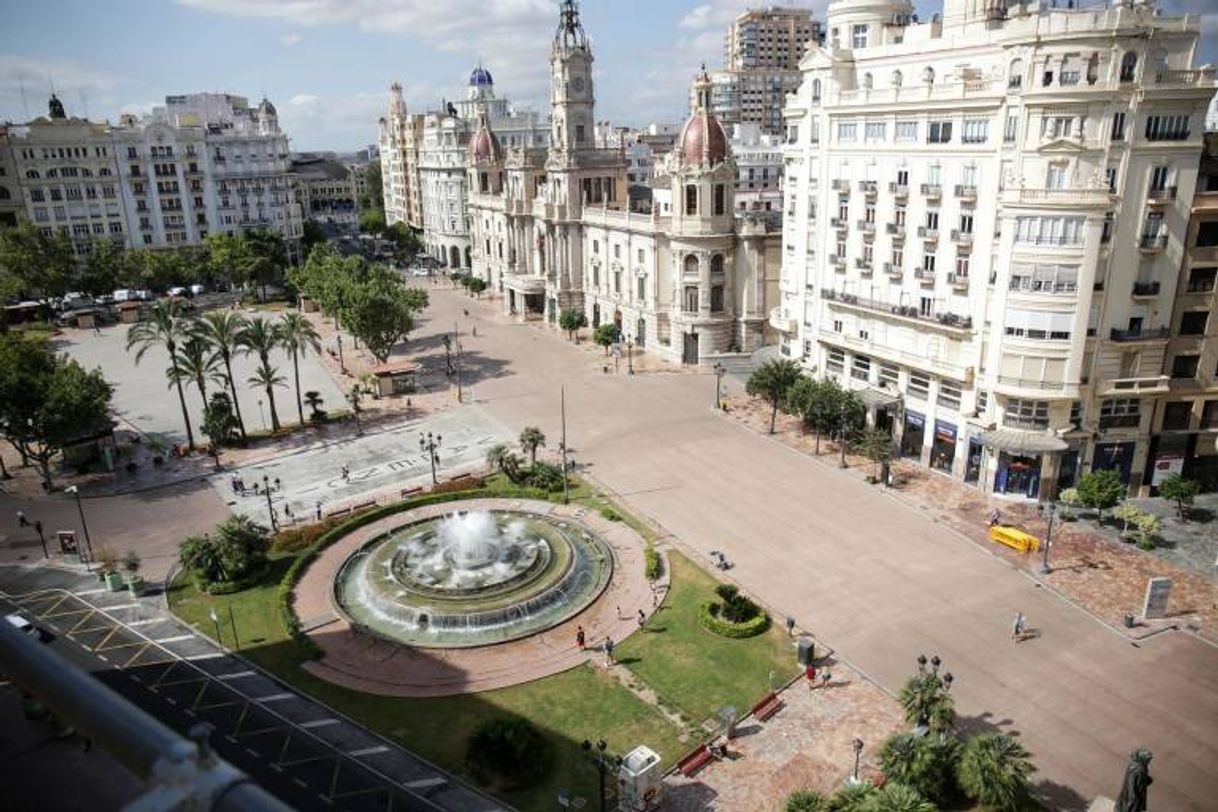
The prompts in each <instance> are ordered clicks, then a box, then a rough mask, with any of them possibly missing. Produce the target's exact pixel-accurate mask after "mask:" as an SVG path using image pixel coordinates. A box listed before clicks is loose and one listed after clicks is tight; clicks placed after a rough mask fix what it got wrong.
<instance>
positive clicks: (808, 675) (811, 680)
mask: <svg viewBox="0 0 1218 812" xmlns="http://www.w3.org/2000/svg"><path fill="white" fill-rule="evenodd" d="M804 678H805V679H806V680H808V690H809V691H811V690H812V689H813V688H815V687H816V666H814V665H812V663H808V666H807V667H806V668H805V669H804Z"/></svg>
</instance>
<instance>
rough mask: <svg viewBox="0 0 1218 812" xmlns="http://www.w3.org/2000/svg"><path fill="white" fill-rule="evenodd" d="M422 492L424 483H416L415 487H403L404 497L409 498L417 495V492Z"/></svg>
mask: <svg viewBox="0 0 1218 812" xmlns="http://www.w3.org/2000/svg"><path fill="white" fill-rule="evenodd" d="M422 492H423V486H422V485H415V486H414V487H413V488H402V498H403V499H409V498H410V497H412V496H415V495H416V494H420V493H422Z"/></svg>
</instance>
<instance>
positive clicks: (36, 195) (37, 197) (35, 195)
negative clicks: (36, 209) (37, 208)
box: [6, 189, 46, 203]
mask: <svg viewBox="0 0 1218 812" xmlns="http://www.w3.org/2000/svg"><path fill="white" fill-rule="evenodd" d="M6 191H7V190H6ZM30 200H31V201H33V202H34V203H42V202H43V201H44V200H46V195H45V194H43V191H42V190H41V189H30Z"/></svg>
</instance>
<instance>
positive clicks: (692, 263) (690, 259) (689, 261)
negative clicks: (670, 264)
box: [685, 254, 698, 276]
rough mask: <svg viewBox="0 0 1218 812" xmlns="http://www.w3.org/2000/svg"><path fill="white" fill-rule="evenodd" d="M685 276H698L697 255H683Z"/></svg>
mask: <svg viewBox="0 0 1218 812" xmlns="http://www.w3.org/2000/svg"><path fill="white" fill-rule="evenodd" d="M685 275H686V276H697V275H698V257H697V255H695V254H686V255H685Z"/></svg>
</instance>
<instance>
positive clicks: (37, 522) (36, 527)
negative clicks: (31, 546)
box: [34, 519, 51, 558]
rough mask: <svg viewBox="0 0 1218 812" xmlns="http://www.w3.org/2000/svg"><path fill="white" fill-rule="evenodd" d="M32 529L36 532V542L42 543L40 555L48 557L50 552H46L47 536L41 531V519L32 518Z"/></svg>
mask: <svg viewBox="0 0 1218 812" xmlns="http://www.w3.org/2000/svg"><path fill="white" fill-rule="evenodd" d="M34 530H35V531H36V532H37V533H38V543H39V544H41V545H42V557H43V558H50V557H51V556H50V554H48V553H47V537H46V536H44V535H43V533H42V519H35V520H34Z"/></svg>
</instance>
